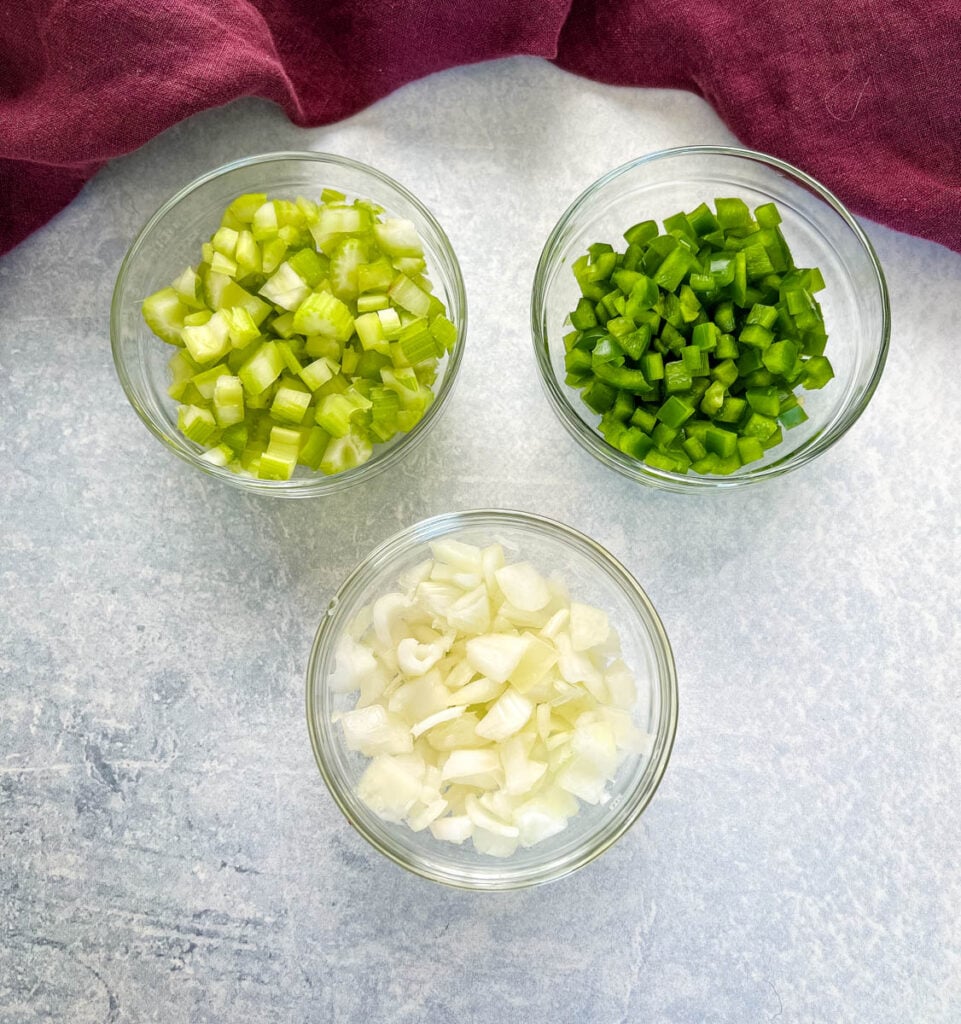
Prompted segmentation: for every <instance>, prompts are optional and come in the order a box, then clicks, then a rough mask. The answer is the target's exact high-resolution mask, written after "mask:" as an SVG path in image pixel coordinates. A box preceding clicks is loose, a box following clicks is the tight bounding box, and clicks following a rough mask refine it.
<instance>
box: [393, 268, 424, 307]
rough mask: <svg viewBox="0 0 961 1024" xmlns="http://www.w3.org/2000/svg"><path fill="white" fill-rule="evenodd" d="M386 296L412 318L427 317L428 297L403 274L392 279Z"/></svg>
mask: <svg viewBox="0 0 961 1024" xmlns="http://www.w3.org/2000/svg"><path fill="white" fill-rule="evenodd" d="M387 294H388V295H389V296H390V297H391V298H392V299H393V300H394V302H395V303H396V304H397V305H398V306H400V307H401V309H406V310H407V311H408V312H409V313H413V314H414V316H427V314H428V312H430V296H429V295H428V294H427V292H424V291H421V290H420V288H418V287H417V285H416V284H414V282H413V281H411V279H410V278H409V277H406V276H405V275H404V274H398V275H397V276H396V277H395V278H394V282H393V284H392V285H391V286H390V288H388V289H387Z"/></svg>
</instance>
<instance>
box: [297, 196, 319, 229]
mask: <svg viewBox="0 0 961 1024" xmlns="http://www.w3.org/2000/svg"><path fill="white" fill-rule="evenodd" d="M296 203H297V209H299V210H300V212H301V213H302V214H303V215H304V223H306V224H316V223H317V218H318V217H319V216H320V207H319V206H318V205H317V204H316V203H315V202H314V201H313V199H306V198H305V197H304V196H297V199H296Z"/></svg>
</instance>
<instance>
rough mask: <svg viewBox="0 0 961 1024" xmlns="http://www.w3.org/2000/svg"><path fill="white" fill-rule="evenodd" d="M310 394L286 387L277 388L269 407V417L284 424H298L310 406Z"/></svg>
mask: <svg viewBox="0 0 961 1024" xmlns="http://www.w3.org/2000/svg"><path fill="white" fill-rule="evenodd" d="M310 397H311V396H310V392H309V391H301V390H299V389H297V388H292V387H289V386H287V385H281V386H280V387H279V388H277V393H276V394H275V395H274V400H273V402H272V403H271V406H270V412H271V415H273V417H274V418H275V419H278V420H283V421H284V422H285V423H300V421H301V420H302V419H303V418H304V413H305V412H306V411H307V406H308V405H310Z"/></svg>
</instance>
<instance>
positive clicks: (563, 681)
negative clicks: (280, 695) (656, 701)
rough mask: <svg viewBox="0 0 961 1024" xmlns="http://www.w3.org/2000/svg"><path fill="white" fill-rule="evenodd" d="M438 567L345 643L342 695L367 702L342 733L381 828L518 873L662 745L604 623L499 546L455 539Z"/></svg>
mask: <svg viewBox="0 0 961 1024" xmlns="http://www.w3.org/2000/svg"><path fill="white" fill-rule="evenodd" d="M432 553H433V558H432V559H428V560H426V561H424V562H421V563H419V564H417V565H415V566H413V567H412V568H411V569H409V570H407V571H406V572H405V573H404V574H403V575H402V577H401V579H400V580H399V583H398V585H399V587H400V589H399V590H397V591H392V592H390V593H387V594H383V595H382V596H380V597H379V598H377V600H375V601H374V602H373V603H372V604H371V605H370V606H368V607H367V608H364V609H362V610H361V611H360V612H359V613H358V614H357V615H356V616H355V617H354V620H353V622H352V623H351V626H350V628H349V630H348V631H347V632H346V633H345V634H344V636H343V637H342V638H341V640H340V642H339V643H338V646H337V653H336V661H335V667H334V670H333V672H332V673H331V676H330V680H329V682H330V685H331V687H332V688H333V689H334V690H335V691H337V692H346V691H358V700H357V705H356V707H355V708H354V710H352V711H348V712H345V713H343V714H340V715H339V716H338V717H337V721H339V723H340V727H341V728H342V729H343V734H344V742H345V745H346V746H347V748H348V749H349V750H353V751H356V752H358V753H360V754H362V755H364V756H366V757H369V758H371V760H370V762H369V763H368V765H367V766H366V769H365V770H364V772H363V774H362V776H361V778H360V781H359V782H358V785H357V794H358V796H359V797H360V799H361V800H363V801H364V802H365V803H366V804H367V805H368V806H369V807H370V808H371V810H373V811H374V813H375V814H377V815H379V816H380V817H382V818H384V819H385V820H388V821H393V822H403V823H406V825H407V826H408V827H409V828H410V829H412V830H413V831H417V832H419V831H424V830H429V831H430V833H431V835H432V836H433V837H434V839H435V840H437V841H438V842H446V843H455V844H457V843H463V842H466V841H467V840H468V839H470V840H471V841H472V842H473V845H474V848H475V849H476V850H477V851H478V852H479V853H482V854H485V855H488V856H493V857H509V856H510V855H511V854H512V853H513V852H514V851H515V850H516V849H517V848H518V846H522V847H528V846H532V845H534V844H535V843H539V842H543V841H544V840H547V839H549V838H550V837H551V836H555V835H557V834H559V833H560V832H562V831H563V830H564V829H565V828H566V827H567V825H568V822H569V820H570V819H571V818H572V817H573V816H574V815H575V814H577V813H578V810H579V808H580V804H581V802H583V803H587V804H603V803H606V802H607V801H608V800H609V799H610V793H609V791H608V787H609V785H610V783H611V782H612V780H613V779H614V777H615V775H616V774H617V771H618V768H619V766H620V764H621V762H622V761H623V760H624V759H625V758H626V757H627V756H628V755H631V754H633V755H639V756H649V754H650V750H651V749H652V738H651V737H650V736H648V735H647V734H646V733H644V732H643V731H642V730H640V729H638V727H637V726H636V725H635V721H634V717H633V716H632V713H631V712H632V709H636V710H635V713H637V711H641V712H643V711H644V708H641V707H640V706H639V702H638V688H637V685H636V683H635V680H634V677H633V675H632V673H631V671H630V669H629V668H628V667H627V665H626V664H625V663H624V661H623V660H622V659H621V658H620V657H619V650H620V647H619V643H618V639H617V634H616V632H615V630H614V629H613V628H612V627H611V625H610V622H609V620H608V616H607V613H606V612H605V611H604V610H603V609H600V608H594V607H592V606H591V605H587V604H584V603H582V602H579V601H573V600H571V598H570V596H569V595H568V593H567V590H566V588H565V586H564V584H563V582H561V581H559V580H557V579H556V578H554V577H551V578H550V579H547V578H545V577H544V576H543V575H542V574H541V573H540V571H539V570H538V569H537V568H536V567H535V566H533V565H532V564H530V563H529V562H524V561H519V562H515V563H508V562H507V561H506V559H505V557H504V551H503V548H502V547H501V546H500V545H499V544H492V545H490V546H488V547H486V548H479V547H476V546H474V545H471V544H464V543H462V542H460V541H457V540H452V539H444V540H439V541H436V542H435V543H434V544H433V545H432ZM645 708H646V705H645Z"/></svg>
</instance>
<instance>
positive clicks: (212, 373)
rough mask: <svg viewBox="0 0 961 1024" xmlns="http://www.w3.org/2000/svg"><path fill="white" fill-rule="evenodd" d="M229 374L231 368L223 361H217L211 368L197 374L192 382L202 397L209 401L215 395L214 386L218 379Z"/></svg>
mask: <svg viewBox="0 0 961 1024" xmlns="http://www.w3.org/2000/svg"><path fill="white" fill-rule="evenodd" d="M229 376H230V370H229V369H228V368H227V367H226V366H225V365H224V364H223V363H217V364H216V365H214V366H211V367H210V368H209V369H206V370H201V371H200V372H199V373H197V374H195V375H194V377H193V378H192V380H191V382H190V383H191V384H193V386H194V387H195V388H196V389H197V391H198V392H199V393H200V395H201V397H202V398H203V399H204V400H205V401H208V402H209V401H210V400H211V399H212V398H213V397H214V387H215V386H216V384H217V381H218V379H219V378H220V377H229Z"/></svg>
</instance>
